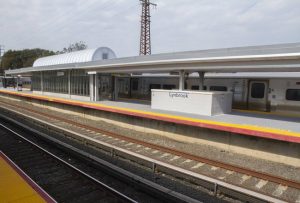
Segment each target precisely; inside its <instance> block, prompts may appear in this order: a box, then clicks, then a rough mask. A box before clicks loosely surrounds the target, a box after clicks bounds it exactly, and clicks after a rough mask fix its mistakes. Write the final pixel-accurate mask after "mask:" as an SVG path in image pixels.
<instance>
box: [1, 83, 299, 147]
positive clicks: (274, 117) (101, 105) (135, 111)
mask: <svg viewBox="0 0 300 203" xmlns="http://www.w3.org/2000/svg"><path fill="white" fill-rule="evenodd" d="M0 93H2V94H10V95H16V96H22V97H27V98H33V99H38V100H43V101H50V102H55V103H61V104H68V105H73V106H80V107H83V108H91V109H96V110H101V111H107V112H112V113H118V114H123V115H129V116H135V117H141V118H147V119H153V120H159V121H165V122H171V123H176V124H182V125H190V126H196V127H200V128H208V129H213V130H220V131H226V132H231V133H238V134H242V135H248V136H255V137H263V138H268V139H275V140H281V141H287V142H294V143H300V116H289V115H281V114H277V113H268V112H253V111H244V110H233V111H232V112H231V113H229V114H223V115H217V116H201V115H195V114H188V113H179V112H171V111H163V110H154V109H151V106H150V104H146V103H144V104H142V103H140V102H135V101H99V102H86V101H79V100H71V99H65V98H60V97H54V96H45V95H40V94H33V93H32V92H30V91H26V92H17V91H14V90H3V89H1V90H0Z"/></svg>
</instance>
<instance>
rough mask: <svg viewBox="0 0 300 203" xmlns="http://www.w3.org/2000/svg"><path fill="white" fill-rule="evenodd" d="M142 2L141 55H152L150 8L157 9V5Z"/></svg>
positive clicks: (147, 0)
mask: <svg viewBox="0 0 300 203" xmlns="http://www.w3.org/2000/svg"><path fill="white" fill-rule="evenodd" d="M140 2H141V4H142V16H141V37H140V55H151V32H150V30H151V29H150V24H151V15H150V6H154V7H156V6H157V5H156V4H154V3H151V2H150V0H140Z"/></svg>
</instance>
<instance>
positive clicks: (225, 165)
mask: <svg viewBox="0 0 300 203" xmlns="http://www.w3.org/2000/svg"><path fill="white" fill-rule="evenodd" d="M0 102H3V101H0ZM3 103H5V104H7V105H10V106H17V107H19V108H23V109H25V110H27V111H29V112H33V113H36V114H39V115H42V116H45V117H48V118H52V119H55V120H59V121H63V122H65V123H69V124H71V125H75V126H78V127H82V128H85V129H88V130H91V131H95V132H98V133H102V134H105V135H109V136H111V137H114V138H118V139H121V140H124V141H127V142H132V143H135V144H139V145H142V146H145V147H149V148H152V149H155V150H160V151H163V152H166V153H170V154H174V155H176V156H181V157H184V158H187V159H191V160H194V161H198V162H202V163H206V164H208V165H212V166H215V167H219V168H223V169H226V170H229V171H234V172H237V173H241V174H245V175H248V176H252V177H256V178H259V179H263V180H267V181H270V182H274V183H277V184H281V185H285V186H288V187H291V188H296V189H300V183H299V182H296V181H293V180H289V179H285V178H282V177H278V176H274V175H271V174H267V173H263V172H258V171H254V170H251V169H248V168H244V167H241V166H236V165H232V164H228V163H224V162H220V161H216V160H212V159H208V158H204V157H200V156H196V155H193V154H190V153H186V152H182V151H179V150H176V149H172V148H168V147H164V146H160V145H155V144H152V143H149V142H145V141H141V140H138V139H134V138H130V137H127V136H124V135H120V134H117V133H114V132H109V131H106V130H103V129H100V128H96V127H92V126H88V125H84V124H81V123H78V122H75V121H72V120H69V119H66V118H61V117H59V116H54V115H49V114H47V113H43V112H39V111H36V110H33V109H30V108H26V107H23V106H19V105H15V104H14V105H12V104H9V103H7V102H3Z"/></svg>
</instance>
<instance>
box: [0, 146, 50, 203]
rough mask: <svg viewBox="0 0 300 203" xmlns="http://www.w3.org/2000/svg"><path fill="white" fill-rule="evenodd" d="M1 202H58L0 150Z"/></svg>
mask: <svg viewBox="0 0 300 203" xmlns="http://www.w3.org/2000/svg"><path fill="white" fill-rule="evenodd" d="M0 198H1V200H0V202H35V203H38V202H51V203H52V202H56V201H55V200H54V199H52V198H51V197H50V196H49V195H48V194H47V193H46V192H45V191H44V190H43V189H42V188H40V187H39V186H38V185H37V184H36V183H35V182H34V181H33V180H32V179H30V178H29V177H28V176H27V175H26V174H25V173H24V172H23V171H22V170H21V169H20V168H19V167H18V166H17V165H15V164H14V163H13V162H12V161H11V160H10V159H9V158H8V157H7V156H6V155H5V154H4V153H3V152H1V151H0Z"/></svg>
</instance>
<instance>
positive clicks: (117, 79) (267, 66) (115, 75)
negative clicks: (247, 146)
mask: <svg viewBox="0 0 300 203" xmlns="http://www.w3.org/2000/svg"><path fill="white" fill-rule="evenodd" d="M299 71H300V43H292V44H280V45H267V46H251V47H238V48H226V49H211V50H201V51H188V52H177V53H165V54H155V55H150V56H134V57H125V58H116V55H115V53H114V52H113V51H112V50H111V49H109V48H107V47H102V48H98V49H91V50H83V51H77V52H72V53H67V54H61V55H55V56H49V57H44V58H40V59H37V60H36V61H35V62H34V64H33V67H29V68H21V69H16V70H8V71H6V74H7V75H15V76H16V75H18V76H30V77H31V78H32V91H33V92H34V93H37V94H44V95H55V96H60V97H64V98H70V99H78V100H84V101H101V100H118V99H119V97H123V98H131V97H134V98H136V99H139V98H141V99H145V98H146V99H148V100H151V105H152V107H153V108H157V109H162V110H170V111H179V112H184V113H195V109H199V105H200V106H202V107H203V108H201V109H202V110H203V109H209V110H208V112H203V111H202V110H201V111H200V110H199V112H196V113H198V114H202V115H216V114H222V113H228V112H230V111H231V108H232V99H234V98H235V97H236V98H238V97H241V98H242V99H244V100H247V101H248V100H249V99H251V100H250V101H251V102H252V103H253V104H255V105H253V108H257V109H262V110H264V111H265V110H268V109H270V108H271V107H269V106H271V105H270V104H268V98H267V97H268V95H267V92H268V91H271V90H270V88H269V84H268V81H264V82H259V81H258V80H256V81H254V82H252V83H249V85H250V86H251V89H250V87H249V88H248V89H249V90H247V91H252V92H253V94H250V96H252V98H246V97H245V96H244V94H248V93H247V92H245V91H246V90H238V88H239V87H238V85H235V86H236V87H237V89H234V88H231V89H227V88H226V87H225V86H210V88H209V89H207V87H206V86H205V85H204V77H205V74H206V76H207V75H218V74H227V76H226V77H227V78H228V77H229V76H228V74H231V75H234V73H235V74H236V73H247V72H248V73H249V72H251V73H253V72H254V73H256V75H261V73H262V72H267V73H270V74H269V76H265V77H263V78H268V77H270V75H272V73H274V72H277V74H278V73H279V74H280V75H284V74H285V73H287V72H293V73H295V77H296V78H297V75H298V77H299V74H298V73H299ZM293 73H292V74H290V75H292V76H293ZM254 75H255V74H254ZM191 76H192V77H193V78H194V79H193V80H194V81H196V82H193V84H192V85H189V84H188V85H187V82H186V81H187V78H189V77H191ZM252 76H253V75H252ZM143 77H148V78H151V77H152V79H151V80H150V79H149V80H145V79H143V80H142V79H141V78H143ZM154 77H156V79H153V78H154ZM170 78H172V80H171V79H170ZM253 78H257V77H253ZM162 80H164V81H165V83H164V84H163V83H162V82H161V81H162ZM149 81H151V82H149ZM174 81H175V82H174ZM250 82H251V81H250ZM274 83H278V81H277V82H276V81H275V82H274ZM294 83H295V84H294ZM292 84H294V86H295V87H297V82H295V81H292ZM239 85H240V86H242V85H244V86H248V84H239ZM233 86H234V84H233ZM191 90H200V91H198V92H196V91H191ZM202 90H206V91H205V92H204V91H202ZM216 91H218V92H216ZM232 92H233V93H237V94H233V95H232ZM238 92H241V93H238ZM137 93H138V94H137ZM291 94H292V95H291ZM295 94H296V95H295ZM298 94H300V90H299V91H298V89H295V88H292V90H290V92H289V95H291V96H292V97H293V98H295V99H294V100H295V101H297V100H298V97H299V96H297V95H298ZM275 96H276V95H275ZM182 98H184V100H183V99H182ZM273 99H276V98H273ZM205 101H207V102H205ZM290 103H292V105H294V104H293V101H292V102H290ZM296 106H297V105H296ZM181 107H182V109H181ZM284 108H286V107H284ZM288 108H289V107H288ZM296 108H299V105H298V106H297V107H296ZM216 109H217V110H216ZM214 110H215V112H213V111H214Z"/></svg>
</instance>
